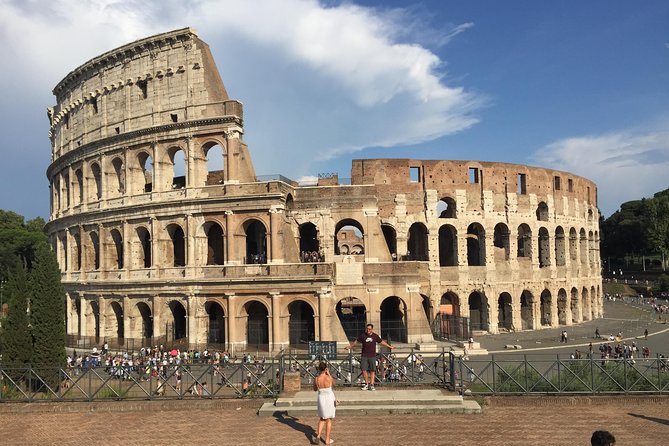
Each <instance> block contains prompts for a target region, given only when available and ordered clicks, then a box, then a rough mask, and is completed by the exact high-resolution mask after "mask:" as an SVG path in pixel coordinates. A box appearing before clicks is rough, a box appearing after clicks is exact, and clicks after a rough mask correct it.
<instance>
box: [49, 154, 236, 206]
mask: <svg viewBox="0 0 669 446" xmlns="http://www.w3.org/2000/svg"><path fill="white" fill-rule="evenodd" d="M224 147H225V144H223V143H219V142H218V141H210V142H207V143H206V144H204V145H202V146H201V147H200V149H199V153H198V154H197V156H195V157H194V162H195V163H196V164H198V165H201V166H202V168H203V170H204V169H205V166H206V170H204V172H206V173H205V174H203V175H200V184H197V186H208V185H215V184H221V183H223V182H224V181H225V180H226V178H227V174H226V172H225V169H224V167H225V164H226V162H225V159H226V158H227V151H226V150H225V149H224ZM154 156H157V157H158V158H157V159H156V160H155V161H154V158H153V157H154ZM188 172H189V169H188V165H187V156H186V152H185V149H184V148H182V147H179V146H172V147H169V148H167V149H165V150H164V151H158V150H150V149H140V150H138V151H136V152H133V153H132V154H131V155H130V154H128V156H127V157H123V156H121V155H116V156H113V157H111V158H109V159H103V160H94V161H91V162H88V163H83V164H80V165H78V166H75V167H73V168H72V169H69V168H68V169H66V170H64V171H63V172H61V173H60V174H57V175H55V176H54V178H53V179H52V182H51V191H52V194H51V209H52V212H54V211H61V210H64V209H67V208H70V207H72V206H78V205H80V204H83V203H91V202H96V201H100V200H105V199H112V198H117V197H121V196H125V195H140V194H144V193H149V192H153V191H167V190H172V189H182V188H184V187H186V185H187V184H189V180H188Z"/></svg>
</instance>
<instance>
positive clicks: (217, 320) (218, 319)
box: [204, 302, 225, 344]
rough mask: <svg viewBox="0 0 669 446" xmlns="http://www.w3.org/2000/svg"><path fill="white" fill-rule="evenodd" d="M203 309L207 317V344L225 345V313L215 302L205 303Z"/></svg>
mask: <svg viewBox="0 0 669 446" xmlns="http://www.w3.org/2000/svg"><path fill="white" fill-rule="evenodd" d="M204 309H205V311H206V312H207V314H208V315H209V329H208V330H207V342H209V343H210V344H225V313H224V312H223V307H221V305H220V304H219V303H217V302H207V303H205V304H204Z"/></svg>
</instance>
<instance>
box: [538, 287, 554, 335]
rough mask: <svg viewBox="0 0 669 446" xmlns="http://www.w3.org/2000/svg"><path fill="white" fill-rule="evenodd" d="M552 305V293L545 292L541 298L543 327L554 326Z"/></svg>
mask: <svg viewBox="0 0 669 446" xmlns="http://www.w3.org/2000/svg"><path fill="white" fill-rule="evenodd" d="M552 303H553V296H551V292H550V291H548V289H545V290H543V291H542V292H541V296H540V313H541V325H548V326H549V327H550V326H552V325H553V308H552Z"/></svg>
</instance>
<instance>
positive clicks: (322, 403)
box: [311, 362, 337, 444]
mask: <svg viewBox="0 0 669 446" xmlns="http://www.w3.org/2000/svg"><path fill="white" fill-rule="evenodd" d="M318 371H319V373H318V376H317V377H316V379H314V391H316V392H318V396H317V400H316V406H317V414H318V429H317V431H316V436H315V437H314V438H312V441H311V443H312V444H318V442H319V440H322V441H323V442H324V443H325V444H332V443H334V440H333V439H332V438H330V435H331V434H332V420H333V419H334V417H335V412H336V406H337V399H336V398H335V394H334V391H333V387H334V380H333V379H332V377H331V376H330V371H329V370H328V366H327V364H325V363H324V362H321V363H320V364H318ZM323 428H325V438H323V437H321V434H322V432H323Z"/></svg>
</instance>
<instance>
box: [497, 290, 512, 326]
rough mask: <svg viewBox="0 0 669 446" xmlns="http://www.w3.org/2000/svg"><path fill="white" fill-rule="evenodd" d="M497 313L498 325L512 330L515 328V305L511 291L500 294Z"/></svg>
mask: <svg viewBox="0 0 669 446" xmlns="http://www.w3.org/2000/svg"><path fill="white" fill-rule="evenodd" d="M497 314H498V316H497V327H499V328H504V329H506V330H511V329H512V328H513V306H512V305H511V295H510V294H509V293H502V294H500V295H499V300H498V310H497Z"/></svg>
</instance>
